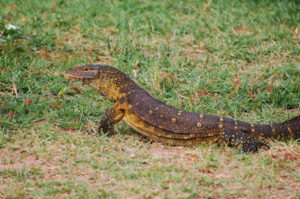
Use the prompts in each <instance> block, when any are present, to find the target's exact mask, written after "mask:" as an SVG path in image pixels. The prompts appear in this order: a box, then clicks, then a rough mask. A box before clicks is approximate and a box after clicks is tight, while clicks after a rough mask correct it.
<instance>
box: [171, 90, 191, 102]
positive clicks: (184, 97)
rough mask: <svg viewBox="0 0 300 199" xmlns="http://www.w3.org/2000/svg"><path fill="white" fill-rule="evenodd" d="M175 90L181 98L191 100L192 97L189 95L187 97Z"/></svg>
mask: <svg viewBox="0 0 300 199" xmlns="http://www.w3.org/2000/svg"><path fill="white" fill-rule="evenodd" d="M174 91H175V93H176V94H177V95H178V96H179V97H181V98H183V99H187V100H189V99H190V98H189V97H186V96H183V95H180V94H179V93H178V92H177V91H176V90H175V89H174Z"/></svg>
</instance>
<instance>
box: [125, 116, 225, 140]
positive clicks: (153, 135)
mask: <svg viewBox="0 0 300 199" xmlns="http://www.w3.org/2000/svg"><path fill="white" fill-rule="evenodd" d="M123 120H124V121H125V123H126V124H128V125H129V126H130V127H131V128H133V129H134V130H135V131H137V132H139V133H141V134H142V135H144V136H146V137H148V138H150V139H151V140H154V141H157V142H161V143H163V144H167V145H172V146H194V145H200V144H205V143H212V142H217V141H218V140H219V138H220V136H218V135H214V136H201V135H200V134H197V133H185V134H178V133H174V132H170V131H166V130H163V129H161V128H159V127H155V126H153V125H151V124H149V123H147V122H145V121H144V120H143V119H142V118H141V117H139V116H138V115H136V114H134V113H128V112H127V113H125V116H124V118H123Z"/></svg>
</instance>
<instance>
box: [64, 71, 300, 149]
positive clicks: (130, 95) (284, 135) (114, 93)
mask: <svg viewBox="0 0 300 199" xmlns="http://www.w3.org/2000/svg"><path fill="white" fill-rule="evenodd" d="M65 76H66V77H67V78H70V79H76V80H79V81H82V82H84V83H86V84H88V85H90V86H92V87H93V88H95V89H96V90H97V91H98V92H99V93H100V94H102V95H104V96H105V97H107V98H108V99H109V100H111V101H113V102H115V105H114V106H113V107H111V108H110V109H108V110H106V111H105V113H104V115H103V116H102V117H101V120H100V125H99V133H100V131H101V130H102V131H103V132H104V133H112V132H113V127H114V125H115V124H116V123H118V122H119V121H120V120H121V119H124V121H125V122H126V123H127V124H128V125H129V126H131V127H132V128H133V129H134V130H136V131H137V132H139V133H141V134H143V135H145V136H147V137H148V138H150V139H152V140H154V141H158V142H162V143H164V144H169V145H181V146H193V145H198V144H201V143H207V142H210V143H211V142H216V143H219V144H222V145H223V144H229V145H238V146H240V150H241V151H243V152H256V151H258V149H259V147H261V146H266V147H268V146H267V145H266V144H264V143H263V142H262V141H264V140H265V139H280V140H286V139H298V138H300V116H297V117H295V118H293V119H291V120H288V121H285V122H282V123H278V124H271V125H269V124H250V123H247V122H242V121H238V120H234V119H231V118H227V117H222V116H221V117H219V116H215V115H208V114H198V113H191V112H186V111H179V110H177V109H175V108H173V107H171V106H168V105H167V104H165V103H163V102H161V101H159V100H157V99H155V98H153V97H151V96H150V95H149V93H148V92H147V91H145V90H144V89H143V88H141V87H139V86H138V85H137V84H136V83H135V82H134V81H133V80H132V79H130V78H129V77H128V76H127V75H126V74H125V73H123V72H121V71H119V70H118V69H116V68H113V67H110V66H104V65H85V66H78V67H75V68H73V69H71V70H69V71H68V72H66V74H65Z"/></svg>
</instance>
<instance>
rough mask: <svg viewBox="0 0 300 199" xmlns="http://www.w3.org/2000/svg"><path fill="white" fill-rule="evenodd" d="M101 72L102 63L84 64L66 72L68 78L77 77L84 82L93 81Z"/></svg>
mask: <svg viewBox="0 0 300 199" xmlns="http://www.w3.org/2000/svg"><path fill="white" fill-rule="evenodd" d="M102 67H103V66H102ZM100 72H101V66H100V65H84V66H77V67H75V68H72V69H70V70H68V71H67V72H66V73H65V77H66V78H67V79H75V80H78V81H81V82H84V83H91V82H92V81H93V80H95V79H97V78H98V77H99V76H100Z"/></svg>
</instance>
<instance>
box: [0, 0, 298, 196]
mask: <svg viewBox="0 0 300 199" xmlns="http://www.w3.org/2000/svg"><path fill="white" fill-rule="evenodd" d="M0 7H1V9H0V16H2V23H6V24H8V23H10V24H13V25H16V26H19V27H22V30H21V32H20V33H21V34H22V35H24V36H28V37H30V39H17V40H13V41H11V42H7V43H4V42H2V43H0V45H1V46H0V69H1V71H0V105H1V107H0V113H1V115H0V196H2V197H4V198H53V197H57V198H64V197H77V198H98V197H100V198H176V197H177V198H221V197H223V198H264V197H268V198H272V197H273V198H283V197H285V198H300V192H299V190H300V174H299V173H300V155H299V154H300V146H299V144H298V143H297V142H296V141H290V142H287V143H282V142H275V143H273V142H272V143H270V145H271V149H270V150H269V151H261V152H260V153H258V154H238V153H237V150H236V149H234V148H233V149H232V148H226V147H225V148H221V147H217V146H215V145H211V146H199V147H196V148H184V147H169V146H162V145H160V144H159V143H152V142H150V141H149V140H147V139H146V138H144V137H142V136H139V135H138V134H137V133H135V132H134V131H133V130H131V129H130V128H129V127H128V126H127V125H125V124H124V123H121V124H119V125H118V126H117V130H118V131H119V132H120V134H118V135H116V136H114V137H112V138H109V137H105V136H100V137H94V136H91V135H87V132H88V131H91V130H93V129H95V128H97V124H98V121H99V116H100V115H101V114H103V111H104V110H105V108H108V107H109V106H110V105H111V103H110V102H108V101H107V100H106V99H104V98H102V97H100V96H99V95H98V94H97V93H96V92H95V91H93V90H92V89H91V88H89V87H83V86H82V85H81V84H80V83H79V82H75V81H71V82H69V81H67V80H65V79H64V77H63V73H64V71H65V70H67V69H68V68H71V67H73V66H77V65H81V64H86V63H94V64H109V65H113V66H115V67H117V68H119V69H121V70H122V71H124V72H126V73H127V74H128V75H129V76H130V77H132V78H133V79H134V80H135V81H136V82H137V83H138V84H139V85H141V86H143V87H144V88H146V89H147V90H148V91H149V92H150V93H152V94H153V95H154V96H156V97H157V98H158V99H160V100H162V101H164V102H166V103H168V104H170V105H173V106H175V107H176V108H178V109H182V108H184V109H185V110H187V111H194V112H204V113H210V114H216V115H223V116H229V117H232V118H235V119H240V120H243V121H248V122H256V123H271V122H279V121H283V120H286V119H289V118H292V117H294V116H296V115H299V113H300V106H299V98H300V88H299V82H300V72H299V70H300V61H299V60H300V50H299V49H300V45H299V42H300V26H299V24H300V15H299V13H300V4H299V3H297V1H292V0H291V1H263V2H260V1H258V2H256V1H236V0H231V1H217V2H216V1H203V2H200V1H185V2H182V1H171V0H170V1H151V2H150V1H109V2H101V3H100V2H98V3H96V1H75V0H73V1H71V0H66V1H51V0H45V1H39V0H28V1H17V0H10V1H6V0H0Z"/></svg>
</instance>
